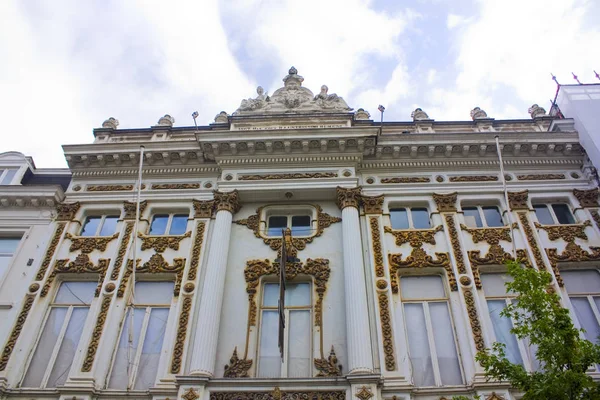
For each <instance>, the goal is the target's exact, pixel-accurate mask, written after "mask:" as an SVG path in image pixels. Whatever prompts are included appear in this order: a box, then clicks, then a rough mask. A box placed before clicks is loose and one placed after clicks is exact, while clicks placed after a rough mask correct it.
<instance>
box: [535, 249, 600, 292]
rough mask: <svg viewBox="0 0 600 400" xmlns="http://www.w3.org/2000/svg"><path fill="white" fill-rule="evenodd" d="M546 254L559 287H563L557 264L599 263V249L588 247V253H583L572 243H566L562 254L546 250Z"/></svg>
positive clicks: (554, 250)
mask: <svg viewBox="0 0 600 400" xmlns="http://www.w3.org/2000/svg"><path fill="white" fill-rule="evenodd" d="M546 254H547V255H548V259H549V260H550V265H551V267H552V270H553V271H554V276H555V277H556V282H557V283H558V285H559V286H561V287H562V286H564V282H563V280H562V277H561V276H560V271H559V270H558V263H559V262H577V263H581V262H584V261H595V262H598V261H600V247H595V246H590V251H585V250H584V249H583V248H581V246H579V245H578V244H576V243H574V242H569V243H567V246H566V247H565V249H564V250H563V252H562V253H560V254H559V253H558V250H557V249H546Z"/></svg>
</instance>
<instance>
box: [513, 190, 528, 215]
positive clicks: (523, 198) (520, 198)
mask: <svg viewBox="0 0 600 400" xmlns="http://www.w3.org/2000/svg"><path fill="white" fill-rule="evenodd" d="M528 199H529V190H522V191H520V192H508V204H509V205H510V209H511V210H513V211H516V210H529V204H527V202H528Z"/></svg>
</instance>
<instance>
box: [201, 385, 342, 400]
mask: <svg viewBox="0 0 600 400" xmlns="http://www.w3.org/2000/svg"><path fill="white" fill-rule="evenodd" d="M240 399H243V400H346V391H345V390H327V391H325V390H311V391H298V390H293V391H283V390H280V389H279V388H278V387H276V388H275V389H274V390H273V391H272V392H250V391H243V392H232V391H226V392H217V391H212V390H211V391H210V400H240Z"/></svg>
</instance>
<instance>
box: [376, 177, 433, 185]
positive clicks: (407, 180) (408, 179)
mask: <svg viewBox="0 0 600 400" xmlns="http://www.w3.org/2000/svg"><path fill="white" fill-rule="evenodd" d="M430 181H431V178H429V177H428V176H399V177H395V178H381V183H429V182H430Z"/></svg>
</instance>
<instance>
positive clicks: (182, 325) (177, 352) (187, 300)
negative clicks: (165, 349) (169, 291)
mask: <svg viewBox="0 0 600 400" xmlns="http://www.w3.org/2000/svg"><path fill="white" fill-rule="evenodd" d="M191 309H192V297H191V296H185V297H184V298H183V302H182V304H181V313H180V314H179V323H178V326H177V336H176V337H175V345H174V346H173V356H172V359H171V373H172V374H178V373H179V372H180V371H181V361H182V358H183V348H184V346H185V339H186V337H187V330H188V322H189V319H190V311H191Z"/></svg>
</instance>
